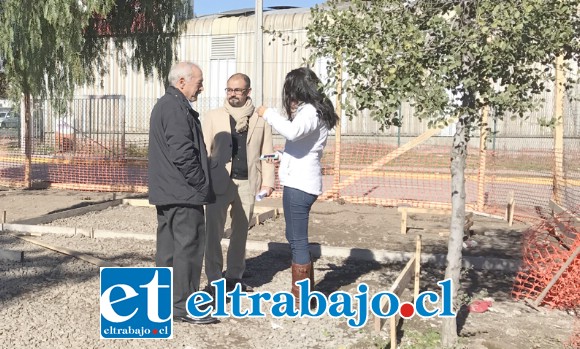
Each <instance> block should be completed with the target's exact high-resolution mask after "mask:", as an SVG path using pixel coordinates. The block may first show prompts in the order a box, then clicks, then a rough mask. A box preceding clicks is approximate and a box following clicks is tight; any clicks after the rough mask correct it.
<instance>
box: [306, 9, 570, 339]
mask: <svg viewBox="0 0 580 349" xmlns="http://www.w3.org/2000/svg"><path fill="white" fill-rule="evenodd" d="M579 3H580V1H578V0H504V1H497V0H477V1H476V0H409V1H399V0H373V1H362V0H353V1H348V2H346V1H339V0H329V1H327V3H326V5H325V6H324V7H317V8H314V9H313V10H312V22H311V24H310V25H309V26H308V39H309V43H308V46H309V47H310V49H311V50H312V52H313V56H314V57H326V58H334V59H337V57H338V55H340V57H341V58H340V59H341V60H342V62H343V63H342V65H343V69H344V70H345V71H346V72H347V73H348V76H349V78H348V80H347V81H344V87H343V88H344V91H345V92H346V93H347V95H348V96H349V97H350V98H349V99H348V100H349V101H352V103H350V104H347V105H346V106H345V108H346V110H347V113H348V114H349V115H350V116H352V115H354V112H355V111H357V110H362V109H369V110H370V112H371V114H372V115H373V118H374V119H375V120H378V121H380V122H381V123H382V125H383V127H389V126H392V125H398V124H399V122H400V120H399V118H398V115H397V113H396V111H397V108H398V106H399V103H400V102H401V101H410V102H411V103H412V105H414V107H415V116H417V117H418V118H419V119H421V120H426V121H427V122H428V123H429V125H430V126H431V127H435V126H436V125H439V124H447V123H449V122H450V121H451V120H456V121H457V128H456V133H455V135H454V137H453V148H452V160H451V176H452V188H451V198H452V200H451V202H452V210H453V213H452V217H451V233H450V237H449V243H448V255H447V269H446V274H445V276H446V278H451V279H452V280H453V283H454V285H460V283H459V281H460V280H459V278H460V268H461V258H462V253H461V248H462V238H463V225H464V220H465V176H464V171H465V162H466V156H467V143H468V141H469V139H470V137H471V135H472V133H473V131H474V130H476V129H477V128H479V127H480V126H482V125H481V123H482V122H481V120H482V119H481V111H482V110H483V109H484V108H492V109H493V111H494V113H495V115H496V116H498V117H499V118H502V117H503V116H504V115H510V116H513V117H517V116H519V117H523V116H524V113H525V112H527V111H529V110H531V109H534V108H535V107H536V106H537V102H538V98H537V95H538V94H540V93H541V92H543V91H544V90H545V88H546V84H545V82H546V81H548V80H549V79H552V78H553V75H554V65H553V64H554V62H555V58H556V57H557V56H560V57H562V56H563V57H564V58H565V59H568V60H577V58H578V39H579V37H578V35H577V33H578V32H579V31H578V29H579V26H578V24H579V18H578V8H579V7H578V5H579ZM338 66H339V64H329V65H328V70H329V71H328V73H329V74H328V75H329V76H330V77H332V76H336V70H337V68H338ZM335 83H336V79H335V80H332V81H330V85H332V86H333V85H334V84H335ZM483 126H484V127H485V126H486V125H483ZM457 288H458V287H455V289H454V292H453V293H454V299H455V296H456V295H457ZM442 333H443V338H442V343H443V345H444V346H446V347H450V346H453V345H454V344H455V343H456V341H457V326H456V321H455V319H454V318H453V319H444V320H443V330H442Z"/></svg>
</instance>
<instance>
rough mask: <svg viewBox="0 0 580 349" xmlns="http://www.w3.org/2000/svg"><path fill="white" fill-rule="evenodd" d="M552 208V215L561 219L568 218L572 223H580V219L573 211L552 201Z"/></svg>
mask: <svg viewBox="0 0 580 349" xmlns="http://www.w3.org/2000/svg"><path fill="white" fill-rule="evenodd" d="M549 205H550V208H551V209H552V214H557V215H559V216H561V217H566V218H567V219H569V220H570V221H574V222H575V223H580V217H579V216H578V215H577V214H575V213H573V212H572V211H570V210H568V209H566V208H564V207H562V206H560V205H559V204H558V203H556V202H555V201H554V200H550V204H549Z"/></svg>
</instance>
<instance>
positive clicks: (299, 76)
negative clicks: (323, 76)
mask: <svg viewBox="0 0 580 349" xmlns="http://www.w3.org/2000/svg"><path fill="white" fill-rule="evenodd" d="M282 98H283V99H284V109H285V110H286V113H287V114H288V117H289V118H290V120H292V118H293V116H292V107H291V103H292V102H296V103H308V104H312V105H313V106H314V108H316V111H318V117H319V118H320V120H322V122H324V123H325V124H326V126H327V127H328V129H329V130H331V129H333V128H334V126H336V123H337V122H338V115H336V112H335V111H334V107H333V105H332V102H330V99H328V97H327V96H326V94H324V92H322V83H321V82H320V79H319V78H318V76H316V74H315V73H314V72H313V71H312V70H310V69H309V68H304V67H302V68H298V69H294V70H292V71H291V72H290V73H288V74H287V75H286V80H285V81H284V89H283V90H282Z"/></svg>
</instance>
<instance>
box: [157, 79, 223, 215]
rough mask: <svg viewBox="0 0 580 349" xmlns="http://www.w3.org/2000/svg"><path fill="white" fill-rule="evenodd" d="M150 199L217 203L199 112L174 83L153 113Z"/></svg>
mask: <svg viewBox="0 0 580 349" xmlns="http://www.w3.org/2000/svg"><path fill="white" fill-rule="evenodd" d="M149 202H150V203H151V204H152V205H157V206H163V205H205V204H210V203H213V202H215V194H214V192H213V189H212V186H211V179H210V174H209V163H208V159H207V151H206V148H205V144H204V142H203V136H202V132H201V124H200V122H199V114H198V113H197V112H196V111H195V110H193V108H191V105H190V104H189V101H188V100H187V99H186V98H185V96H184V95H183V93H181V91H179V90H178V89H176V88H175V87H173V86H169V87H168V88H167V90H166V91H165V95H164V96H163V97H161V98H160V99H159V100H158V101H157V103H156V104H155V107H153V111H152V112H151V121H150V126H149Z"/></svg>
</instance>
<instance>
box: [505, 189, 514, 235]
mask: <svg viewBox="0 0 580 349" xmlns="http://www.w3.org/2000/svg"><path fill="white" fill-rule="evenodd" d="M514 209H515V199H514V191H513V190H510V192H509V194H508V202H507V206H506V208H505V220H506V221H507V222H508V225H509V226H510V227H511V226H512V225H513V224H514Z"/></svg>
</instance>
